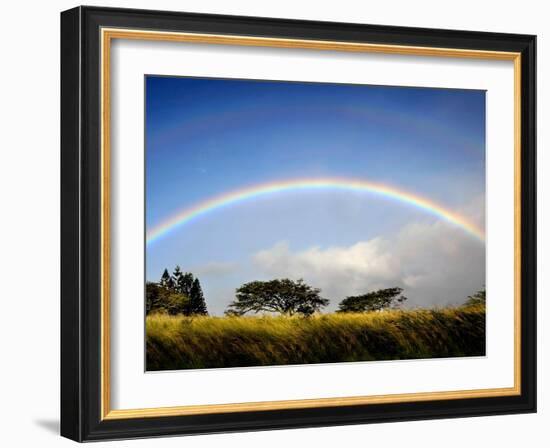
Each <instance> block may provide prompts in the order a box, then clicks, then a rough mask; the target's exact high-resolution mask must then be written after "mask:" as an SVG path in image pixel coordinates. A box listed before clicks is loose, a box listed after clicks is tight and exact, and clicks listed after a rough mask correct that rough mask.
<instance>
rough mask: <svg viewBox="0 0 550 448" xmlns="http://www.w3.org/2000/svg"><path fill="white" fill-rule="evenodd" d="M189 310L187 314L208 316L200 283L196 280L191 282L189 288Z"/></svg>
mask: <svg viewBox="0 0 550 448" xmlns="http://www.w3.org/2000/svg"><path fill="white" fill-rule="evenodd" d="M189 309H190V313H189V314H202V315H204V316H206V315H207V314H208V311H207V310H206V301H205V300H204V295H203V293H202V288H201V283H200V282H199V279H198V278H196V279H195V280H194V281H193V285H192V286H191V291H190V294H189Z"/></svg>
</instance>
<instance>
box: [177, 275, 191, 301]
mask: <svg viewBox="0 0 550 448" xmlns="http://www.w3.org/2000/svg"><path fill="white" fill-rule="evenodd" d="M194 281H195V279H194V278H193V274H191V273H190V272H186V273H185V274H181V275H180V276H179V277H178V279H177V282H176V291H178V292H180V293H181V294H184V295H186V296H187V297H191V289H192V288H193V282H194Z"/></svg>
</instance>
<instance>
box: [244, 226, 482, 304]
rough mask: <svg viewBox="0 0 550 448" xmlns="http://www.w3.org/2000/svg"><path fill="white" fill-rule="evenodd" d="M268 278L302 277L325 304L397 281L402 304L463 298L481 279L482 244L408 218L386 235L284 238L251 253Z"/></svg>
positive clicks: (453, 230) (450, 301)
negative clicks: (308, 241)
mask: <svg viewBox="0 0 550 448" xmlns="http://www.w3.org/2000/svg"><path fill="white" fill-rule="evenodd" d="M252 259H253V264H254V265H255V266H256V268H258V269H259V270H261V272H263V274H264V275H266V276H269V277H271V278H275V277H288V278H292V279H298V278H303V279H304V280H305V281H306V282H307V283H309V284H311V285H313V286H316V287H319V288H321V289H322V295H323V296H324V297H326V298H328V299H330V300H331V306H330V309H334V308H335V307H336V305H337V304H338V302H340V300H342V299H343V298H345V297H346V296H349V295H355V294H361V293H364V292H367V291H370V290H373V289H377V288H385V287H391V286H400V287H402V288H403V289H404V290H405V292H404V293H405V295H406V296H407V297H408V298H409V301H408V306H434V305H436V306H446V305H450V304H459V303H462V302H464V300H465V298H466V297H467V296H468V295H469V294H472V293H473V292H475V291H476V290H478V289H480V288H481V287H482V286H483V285H484V283H485V246H484V244H482V243H480V242H479V241H475V240H473V239H472V238H471V237H469V236H468V235H466V234H464V232H462V231H461V230H460V229H457V228H454V227H452V226H449V225H448V224H446V223H442V222H435V223H412V224H409V225H407V226H405V227H404V228H402V229H401V230H400V231H399V232H398V234H397V235H395V236H394V237H392V238H391V239H389V238H386V237H377V238H373V239H369V240H366V241H358V242H356V243H353V244H351V245H349V246H330V247H322V246H314V247H309V248H305V249H301V250H293V248H292V247H291V246H290V245H289V244H288V243H287V242H285V241H281V242H278V243H277V244H275V245H274V246H272V247H271V248H268V249H265V250H261V251H259V252H257V253H256V254H254V256H253V258H252Z"/></svg>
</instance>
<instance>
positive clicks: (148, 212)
mask: <svg viewBox="0 0 550 448" xmlns="http://www.w3.org/2000/svg"><path fill="white" fill-rule="evenodd" d="M535 43H536V38H535V36H530V35H517V34H497V33H487V32H471V31H449V30H436V29H419V28H404V27H391V26H378V25H376V26H373V25H360V24H348V23H330V22H310V21H294V20H281V19H266V18H252V17H231V16H217V15H204V14H189V13H176V12H164V11H143V10H129V9H128V10H125V9H110V8H97V7H78V8H75V9H71V10H68V11H65V12H63V13H62V14H61V240H62V246H61V255H62V256H61V276H62V278H61V285H62V287H61V321H62V322H61V434H62V435H63V436H65V437H68V438H70V439H73V440H76V441H92V440H104V439H121V438H138V437H153V436H161V435H185V434H197V433H213V432H231V431H248V430H267V429H279V428H298V427H312V426H328V425H342V424H360V423H371V422H389V421H400V420H415V419H432V418H448V417H463V416H480V415H497V414H510V413H527V412H535V411H536V192H535V186H536V177H535V173H536V165H535V163H536V160H535V154H536V150H535V136H536V135H535V132H536V119H535V109H536V108H535V106H536V98H535V87H536V82H535V75H536V67H535V53H536V51H535Z"/></svg>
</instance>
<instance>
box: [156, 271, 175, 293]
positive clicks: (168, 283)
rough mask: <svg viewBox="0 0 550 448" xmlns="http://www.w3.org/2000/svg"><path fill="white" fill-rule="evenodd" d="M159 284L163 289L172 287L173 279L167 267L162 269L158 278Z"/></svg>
mask: <svg viewBox="0 0 550 448" xmlns="http://www.w3.org/2000/svg"><path fill="white" fill-rule="evenodd" d="M159 285H160V286H162V287H163V288H165V289H174V280H172V277H170V274H169V273H168V269H164V272H163V273H162V277H161V278H160V282H159Z"/></svg>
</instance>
